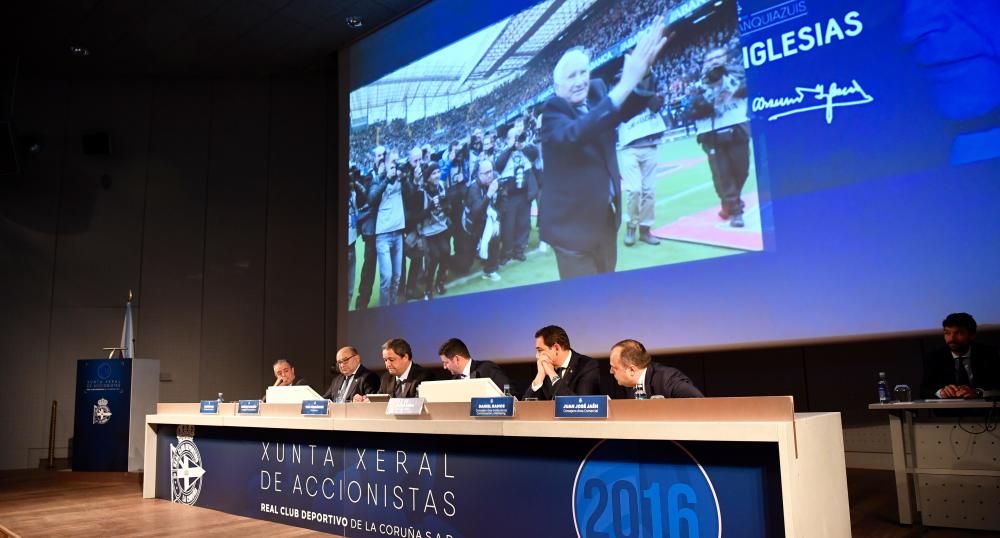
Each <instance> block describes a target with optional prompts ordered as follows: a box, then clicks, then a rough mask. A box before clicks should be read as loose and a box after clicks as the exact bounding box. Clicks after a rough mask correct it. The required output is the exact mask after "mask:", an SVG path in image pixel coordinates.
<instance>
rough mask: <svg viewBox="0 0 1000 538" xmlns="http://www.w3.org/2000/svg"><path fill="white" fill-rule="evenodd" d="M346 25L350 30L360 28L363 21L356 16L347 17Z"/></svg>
mask: <svg viewBox="0 0 1000 538" xmlns="http://www.w3.org/2000/svg"><path fill="white" fill-rule="evenodd" d="M347 25H348V26H350V27H351V28H361V26H363V25H364V21H362V20H361V17H360V16H358V15H351V16H350V17H347Z"/></svg>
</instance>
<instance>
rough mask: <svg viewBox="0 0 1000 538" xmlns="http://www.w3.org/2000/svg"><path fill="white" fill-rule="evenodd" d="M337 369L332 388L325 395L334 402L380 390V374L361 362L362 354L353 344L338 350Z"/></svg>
mask: <svg viewBox="0 0 1000 538" xmlns="http://www.w3.org/2000/svg"><path fill="white" fill-rule="evenodd" d="M337 370H338V371H339V372H340V373H338V374H337V376H336V377H334V378H333V382H332V383H330V388H328V389H326V392H325V393H324V394H323V397H324V398H326V399H329V400H333V402H334V403H344V402H350V401H352V400H353V399H354V396H355V395H356V394H360V395H365V394H371V393H373V392H375V391H376V390H378V376H376V375H375V372H372V371H370V370H368V369H367V368H365V367H364V365H363V364H361V355H360V354H358V350H357V349H355V348H354V347H353V346H345V347H342V348H340V349H339V350H338V351H337Z"/></svg>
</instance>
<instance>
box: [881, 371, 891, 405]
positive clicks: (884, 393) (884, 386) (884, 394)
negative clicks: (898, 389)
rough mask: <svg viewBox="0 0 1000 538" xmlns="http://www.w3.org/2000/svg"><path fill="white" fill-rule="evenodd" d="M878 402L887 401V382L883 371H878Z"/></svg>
mask: <svg viewBox="0 0 1000 538" xmlns="http://www.w3.org/2000/svg"><path fill="white" fill-rule="evenodd" d="M878 403H889V382H888V381H886V380H885V372H879V373H878Z"/></svg>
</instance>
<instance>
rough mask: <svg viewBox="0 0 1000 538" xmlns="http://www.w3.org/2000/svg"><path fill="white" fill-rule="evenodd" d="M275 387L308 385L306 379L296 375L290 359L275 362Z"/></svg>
mask: <svg viewBox="0 0 1000 538" xmlns="http://www.w3.org/2000/svg"><path fill="white" fill-rule="evenodd" d="M273 367H274V385H273V386H275V387H286V386H289V385H308V384H309V383H307V382H306V380H305V379H304V378H301V377H298V376H296V375H295V366H293V365H292V363H291V362H289V361H288V359H278V360H276V361H274V365H273Z"/></svg>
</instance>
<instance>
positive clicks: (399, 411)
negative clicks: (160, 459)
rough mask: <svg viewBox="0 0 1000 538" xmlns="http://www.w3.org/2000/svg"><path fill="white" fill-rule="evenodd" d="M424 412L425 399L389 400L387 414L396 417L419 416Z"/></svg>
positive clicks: (386, 407) (386, 408)
mask: <svg viewBox="0 0 1000 538" xmlns="http://www.w3.org/2000/svg"><path fill="white" fill-rule="evenodd" d="M423 411H424V399H423V398H389V403H388V404H387V405H386V406H385V414H387V415H396V416H412V415H419V414H420V413H423Z"/></svg>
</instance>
